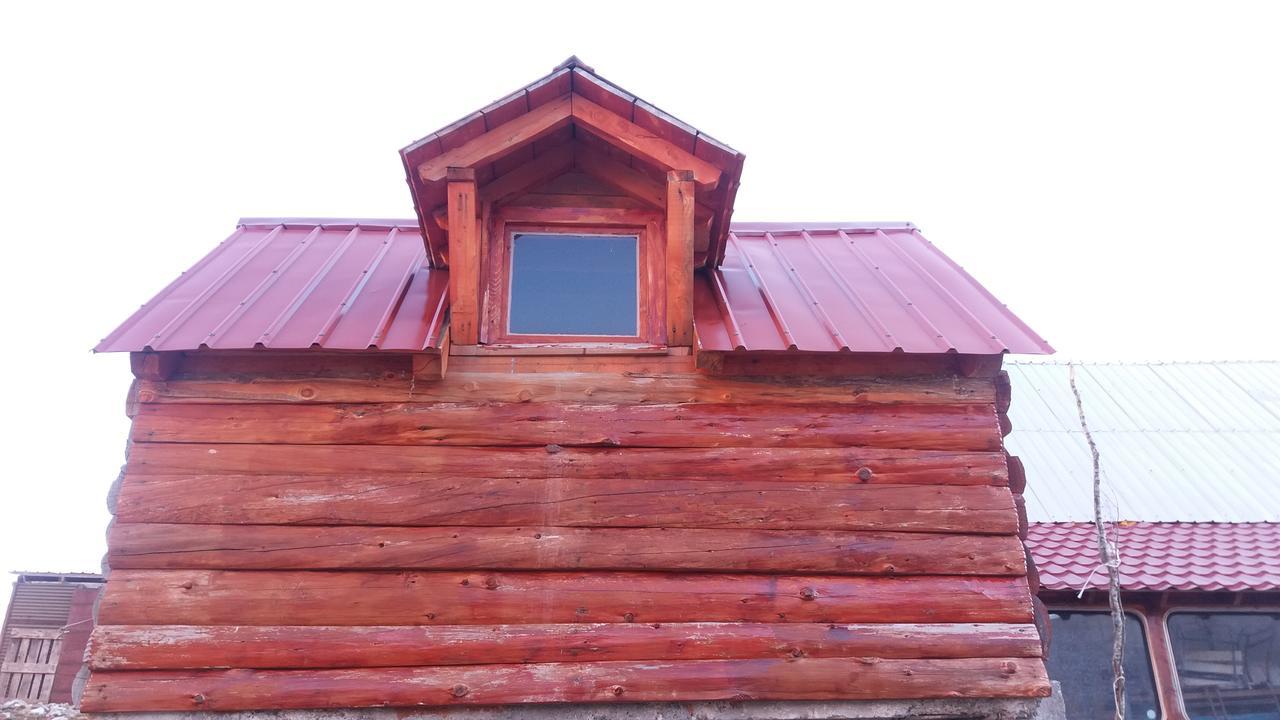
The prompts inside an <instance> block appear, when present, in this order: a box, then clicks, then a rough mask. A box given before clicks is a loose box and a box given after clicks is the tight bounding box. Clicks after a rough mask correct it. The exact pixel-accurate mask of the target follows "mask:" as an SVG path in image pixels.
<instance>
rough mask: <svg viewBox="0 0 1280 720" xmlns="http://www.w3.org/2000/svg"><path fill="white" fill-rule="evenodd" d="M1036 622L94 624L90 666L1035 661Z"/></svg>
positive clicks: (1038, 649) (1037, 650)
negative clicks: (870, 659)
mask: <svg viewBox="0 0 1280 720" xmlns="http://www.w3.org/2000/svg"><path fill="white" fill-rule="evenodd" d="M1040 655H1041V647H1040V634H1039V632H1038V631H1037V630H1036V627H1035V625H1032V624H1024V625H1015V624H1008V623H947V624H942V623H934V624H925V625H896V624H852V625H832V624H814V623H654V624H647V623H590V624H585V623H584V624H570V625H496V626H477V625H445V626H439V627H431V626H388V625H383V626H372V627H370V626H364V627H344V626H304V625H287V626H278V627H272V626H264V627H259V626H238V627H227V626H212V627H200V626H192V625H178V626H173V625H159V626H156V625H99V626H98V627H97V628H95V629H94V631H93V639H92V641H91V643H90V647H89V663H90V666H91V667H92V668H93V669H94V670H95V671H99V670H186V669H211V668H230V667H237V668H255V669H268V668H278V669H285V668H325V667H380V666H397V665H398V666H415V665H474V664H480V663H484V664H491V663H492V664H504V663H542V662H600V661H609V660H676V659H680V660H711V659H731V658H770V657H772V658H789V657H859V656H874V657H883V658H961V657H1028V658H1032V657H1040Z"/></svg>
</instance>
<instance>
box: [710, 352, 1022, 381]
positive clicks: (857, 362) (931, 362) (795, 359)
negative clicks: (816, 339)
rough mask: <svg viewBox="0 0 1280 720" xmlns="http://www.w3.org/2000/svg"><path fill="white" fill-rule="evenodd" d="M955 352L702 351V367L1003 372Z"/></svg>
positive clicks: (723, 371)
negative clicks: (976, 362)
mask: <svg viewBox="0 0 1280 720" xmlns="http://www.w3.org/2000/svg"><path fill="white" fill-rule="evenodd" d="M972 357H973V356H967V355H956V354H954V353H938V354H921V353H855V352H847V353H846V352H841V353H833V352H796V351H794V350H779V351H765V352H758V351H757V352H736V351H735V352H707V351H704V352H700V353H698V358H697V361H698V367H699V368H702V369H703V370H704V371H705V372H708V373H712V374H718V375H738V376H743V375H821V376H826V377H898V378H904V377H923V376H935V377H936V376H942V377H950V376H956V375H959V376H962V377H966V378H984V379H987V380H990V379H991V378H994V377H995V374H996V372H997V371H998V370H999V369H1000V367H999V364H998V361H997V364H996V365H995V366H994V367H986V366H980V365H981V364H978V365H975V363H973V362H971V361H970V359H971V358H972Z"/></svg>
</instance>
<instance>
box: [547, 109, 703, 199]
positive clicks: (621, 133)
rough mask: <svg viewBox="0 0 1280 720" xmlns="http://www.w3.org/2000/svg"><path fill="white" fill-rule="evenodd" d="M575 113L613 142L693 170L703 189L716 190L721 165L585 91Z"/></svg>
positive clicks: (663, 164)
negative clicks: (603, 104)
mask: <svg viewBox="0 0 1280 720" xmlns="http://www.w3.org/2000/svg"><path fill="white" fill-rule="evenodd" d="M572 114H573V120H574V122H575V123H581V124H582V125H584V126H585V127H587V128H589V129H591V130H594V131H595V132H596V133H597V134H599V135H600V136H601V137H603V138H604V139H605V140H608V141H609V142H610V143H611V144H615V145H617V146H619V147H621V148H622V149H623V150H626V151H627V152H629V153H631V154H632V155H636V156H638V157H641V158H643V159H645V160H648V161H649V162H651V163H654V164H655V165H658V166H659V167H662V168H665V169H667V170H689V171H691V172H692V173H693V179H694V182H696V183H697V184H698V189H699V190H702V191H706V192H709V191H711V190H714V189H715V187H716V185H717V184H719V182H720V174H721V171H720V168H718V167H716V166H715V165H712V164H711V163H709V162H707V161H706V160H703V159H701V158H699V157H696V156H694V155H693V154H692V153H689V152H686V151H685V150H682V149H681V148H679V147H677V146H676V145H674V144H672V143H670V142H668V141H667V140H664V139H662V138H660V137H657V136H656V135H654V134H653V132H651V131H649V130H645V129H644V128H642V127H640V126H639V125H636V124H635V123H633V122H631V121H630V120H628V119H626V118H624V117H622V116H620V115H616V114H614V113H612V112H610V111H608V110H606V109H604V108H603V107H600V106H599V105H597V104H595V103H593V102H591V101H590V100H588V99H586V98H584V97H582V96H581V95H577V94H574V95H573V99H572Z"/></svg>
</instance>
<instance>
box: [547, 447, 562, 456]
mask: <svg viewBox="0 0 1280 720" xmlns="http://www.w3.org/2000/svg"><path fill="white" fill-rule="evenodd" d="M563 449H564V448H562V447H560V446H559V445H548V446H547V454H549V455H555V454H556V453H558V452H560V451H561V450H563Z"/></svg>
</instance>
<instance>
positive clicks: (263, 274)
mask: <svg viewBox="0 0 1280 720" xmlns="http://www.w3.org/2000/svg"><path fill="white" fill-rule="evenodd" d="M447 287H448V271H446V270H432V269H430V268H429V267H428V263H427V260H426V255H425V253H424V251H423V247H422V239H421V235H419V234H418V230H417V227H416V225H415V223H414V222H413V221H411V220H305V219H275V220H272V219H246V220H242V221H241V224H240V226H239V227H238V228H237V229H236V232H235V233H234V234H232V235H231V237H230V238H228V239H227V240H225V241H224V242H223V243H222V244H221V245H219V246H218V247H217V248H216V249H214V251H213V252H211V253H210V254H209V255H208V256H207V257H205V258H204V259H203V260H201V261H200V262H198V263H196V265H195V266H194V267H193V268H191V270H188V271H187V272H186V273H184V274H183V275H182V276H181V277H179V278H178V279H177V280H175V281H174V282H173V283H172V284H170V285H169V287H167V288H165V289H164V290H162V291H161V292H160V294H159V295H157V296H156V297H155V298H154V299H153V300H151V301H150V302H149V303H147V304H146V305H144V306H143V307H142V308H141V309H140V310H138V312H136V313H134V315H133V317H131V318H129V319H128V320H127V321H125V323H124V324H123V325H121V326H120V328H118V329H117V330H116V331H115V332H113V333H112V334H111V335H109V336H107V338H106V339H105V340H103V341H102V342H101V343H100V344H99V345H98V347H97V348H96V349H97V350H98V351H100V352H110V351H139V350H144V349H146V350H157V351H162V350H195V349H199V348H212V349H250V348H255V347H264V348H272V349H306V348H311V347H319V348H324V349H341V350H364V349H379V350H393V351H401V352H420V351H422V350H423V349H424V348H432V347H435V345H436V344H437V343H438V342H439V339H440V334H441V330H442V324H443V322H444V316H445V312H444V311H445V308H446V304H447V302H448V292H447ZM695 291H696V292H695V298H694V306H695V307H694V314H695V321H696V325H697V330H698V337H699V340H700V342H701V343H702V347H703V349H705V350H735V349H738V350H744V349H745V350H786V349H795V350H808V351H839V350H851V351H856V352H890V351H900V352H908V353H939V352H948V351H957V352H962V353H977V354H995V353H1000V352H1004V351H1006V350H1009V351H1014V352H1022V353H1040V352H1052V349H1051V348H1050V347H1049V346H1048V344H1047V343H1045V342H1044V341H1043V340H1041V339H1040V338H1039V337H1038V336H1036V335H1035V334H1034V333H1033V332H1031V330H1030V329H1028V328H1027V327H1026V325H1024V324H1023V323H1022V322H1021V321H1019V320H1018V319H1017V318H1016V317H1014V316H1013V315H1012V313H1010V312H1009V311H1008V310H1007V309H1006V308H1005V307H1004V306H1003V305H1001V304H1000V303H999V302H997V301H996V300H995V298H993V297H991V295H990V294H989V293H987V292H986V290H984V289H983V288H982V286H981V285H978V283H977V282H976V281H975V280H973V278H971V277H970V276H969V275H968V274H967V273H965V272H964V271H963V270H961V269H960V268H959V267H958V266H957V265H955V264H954V263H952V262H951V261H950V260H949V259H947V258H946V257H945V256H944V255H942V253H941V252H939V251H938V250H937V249H936V248H934V247H933V245H931V244H930V243H929V242H928V241H927V240H925V239H924V238H923V237H921V236H920V233H919V232H918V231H917V230H916V229H915V228H913V227H911V226H910V225H906V224H901V223H899V224H896V225H895V224H888V223H886V224H878V225H857V224H854V223H842V224H836V225H821V224H744V225H742V226H740V227H739V226H735V230H734V232H733V233H731V234H730V248H729V251H728V254H727V256H726V259H725V263H724V266H723V267H721V268H718V269H716V270H714V271H712V273H711V274H710V275H704V274H699V276H698V283H697V286H696V288H695Z"/></svg>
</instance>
